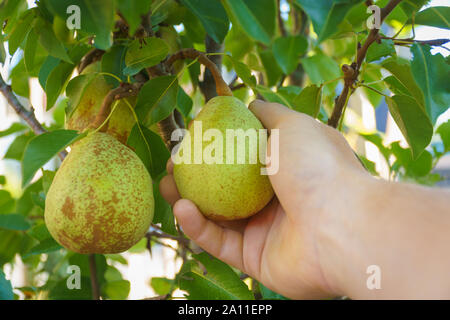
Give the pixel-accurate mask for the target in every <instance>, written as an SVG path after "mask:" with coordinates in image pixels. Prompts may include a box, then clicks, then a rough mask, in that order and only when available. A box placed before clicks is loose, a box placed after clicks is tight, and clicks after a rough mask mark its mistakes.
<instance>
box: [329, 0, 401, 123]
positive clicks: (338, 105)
mask: <svg viewBox="0 0 450 320" xmlns="http://www.w3.org/2000/svg"><path fill="white" fill-rule="evenodd" d="M400 2H402V0H390V1H389V2H388V4H387V5H386V6H385V7H384V8H382V9H381V12H380V15H381V16H380V23H382V22H383V21H384V19H385V18H386V17H387V16H388V15H389V13H391V11H392V10H394V8H395V7H396V6H397V5H398V4H399V3H400ZM378 32H379V29H372V30H371V31H370V32H369V35H368V36H367V38H366V41H364V43H363V45H362V46H360V47H359V48H358V51H357V54H356V59H355V62H353V63H352V65H351V66H346V65H344V66H345V68H344V66H343V68H342V70H343V71H344V89H343V90H342V92H341V94H340V95H339V97H338V98H337V99H336V102H335V106H334V109H333V112H332V114H331V117H330V118H329V119H328V125H330V126H332V127H333V128H336V127H337V126H338V124H339V120H340V118H341V116H342V111H343V109H344V107H345V103H346V101H347V95H348V94H349V92H350V89H351V88H352V86H353V84H354V83H355V82H356V80H357V79H358V75H359V70H360V68H361V65H362V63H363V61H364V59H365V57H366V54H367V50H368V49H369V47H370V45H371V44H372V43H374V42H375V41H377V40H378V39H379V35H378ZM348 67H350V68H351V69H352V70H351V72H350V70H348ZM344 69H346V70H347V73H346V70H344Z"/></svg>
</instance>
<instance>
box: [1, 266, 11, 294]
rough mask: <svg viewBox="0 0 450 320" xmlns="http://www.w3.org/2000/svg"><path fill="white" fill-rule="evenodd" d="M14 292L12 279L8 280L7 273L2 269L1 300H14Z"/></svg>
mask: <svg viewBox="0 0 450 320" xmlns="http://www.w3.org/2000/svg"><path fill="white" fill-rule="evenodd" d="M13 299H14V292H13V288H12V286H11V281H9V280H6V278H5V273H4V272H3V270H0V300H13Z"/></svg>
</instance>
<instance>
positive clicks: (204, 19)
mask: <svg viewBox="0 0 450 320" xmlns="http://www.w3.org/2000/svg"><path fill="white" fill-rule="evenodd" d="M181 3H182V4H183V5H184V6H186V7H187V8H188V9H189V10H190V11H191V12H192V13H193V14H194V15H195V16H197V18H198V19H199V20H200V21H201V23H202V25H203V27H204V28H205V30H206V32H207V33H208V35H209V36H210V37H211V38H212V39H213V40H214V41H215V42H217V43H222V42H223V39H225V36H226V34H227V32H228V27H229V25H230V21H229V20H228V17H227V14H226V12H225V9H224V8H223V6H222V4H221V2H220V1H204V0H181Z"/></svg>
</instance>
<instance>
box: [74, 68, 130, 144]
mask: <svg viewBox="0 0 450 320" xmlns="http://www.w3.org/2000/svg"><path fill="white" fill-rule="evenodd" d="M100 69H101V68H100V61H97V62H94V63H93V64H90V65H89V66H87V67H86V68H85V69H84V70H83V72H82V73H81V74H88V73H95V72H100ZM112 88H113V87H112V86H111V85H110V84H109V83H108V82H107V81H106V79H105V76H103V75H97V76H96V77H95V78H94V79H93V80H92V81H91V82H90V83H89V84H88V85H87V86H86V88H84V92H83V96H82V98H81V99H80V102H79V103H78V105H77V106H75V110H74V111H73V112H72V114H71V115H70V117H69V118H68V119H67V120H66V129H71V130H77V131H80V132H82V131H83V130H84V129H86V128H87V127H88V126H89V125H90V124H91V123H93V122H94V120H95V117H96V116H97V114H98V113H99V111H100V108H101V106H102V102H103V99H104V98H105V96H106V95H107V94H108V92H109V91H110V90H111V89H112ZM124 100H125V99H122V100H120V101H119V103H118V104H117V106H116V108H115V109H114V113H113V114H112V115H111V118H110V119H109V122H108V129H107V130H106V133H108V134H110V135H112V136H113V137H115V138H116V139H117V140H119V141H120V142H122V143H123V144H126V142H127V139H128V136H129V134H130V132H131V129H132V128H133V126H134V124H135V119H134V116H133V113H132V112H131V110H130V108H129V106H128V105H127V103H126V102H125V101H124ZM126 100H128V102H129V103H130V105H131V106H134V104H135V103H136V100H137V99H136V97H130V98H126Z"/></svg>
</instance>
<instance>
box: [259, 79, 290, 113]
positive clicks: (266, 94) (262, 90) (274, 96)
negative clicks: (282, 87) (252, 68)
mask: <svg viewBox="0 0 450 320" xmlns="http://www.w3.org/2000/svg"><path fill="white" fill-rule="evenodd" d="M254 89H255V90H256V91H257V92H258V93H259V94H260V95H262V96H263V98H264V99H265V100H267V101H269V102H276V103H281V104H283V105H285V106H287V107H289V108H292V105H291V103H290V102H289V101H288V100H286V98H285V97H284V96H283V95H282V94H279V93H278V92H273V91H272V90H271V89H270V88H267V87H265V86H262V85H259V84H258V85H257V86H256V87H255V88H254Z"/></svg>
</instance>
